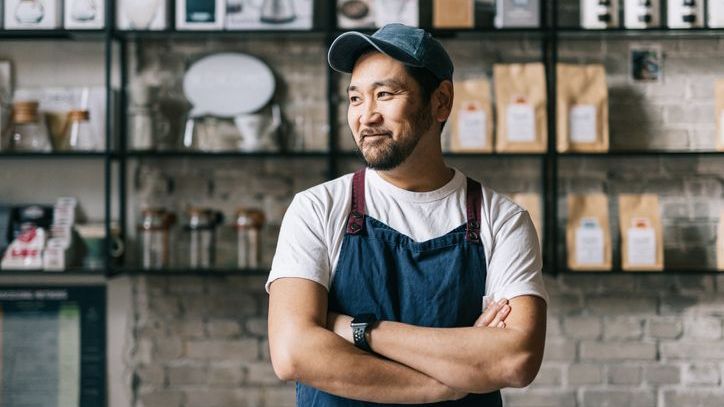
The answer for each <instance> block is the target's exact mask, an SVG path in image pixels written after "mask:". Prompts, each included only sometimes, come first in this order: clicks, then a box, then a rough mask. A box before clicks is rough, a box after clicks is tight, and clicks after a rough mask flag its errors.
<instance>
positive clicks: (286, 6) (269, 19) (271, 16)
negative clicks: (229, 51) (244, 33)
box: [225, 0, 314, 30]
mask: <svg viewBox="0 0 724 407" xmlns="http://www.w3.org/2000/svg"><path fill="white" fill-rule="evenodd" d="M313 16H314V1H313V0H286V1H257V2H253V1H244V0H226V24H225V26H226V29H227V30H311V29H312V27H313V24H314V23H313V21H314V20H313Z"/></svg>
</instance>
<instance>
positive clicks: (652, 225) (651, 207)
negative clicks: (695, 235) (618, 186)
mask: <svg viewBox="0 0 724 407" xmlns="http://www.w3.org/2000/svg"><path fill="white" fill-rule="evenodd" d="M618 212H619V229H620V231H621V268H622V269H623V270H637V271H638V270H641V271H661V270H663V268H664V236H663V227H662V225H661V210H660V208H659V197H658V196H657V195H653V194H643V195H630V194H622V195H620V196H619V197H618Z"/></svg>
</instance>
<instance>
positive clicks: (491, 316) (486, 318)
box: [475, 298, 510, 327]
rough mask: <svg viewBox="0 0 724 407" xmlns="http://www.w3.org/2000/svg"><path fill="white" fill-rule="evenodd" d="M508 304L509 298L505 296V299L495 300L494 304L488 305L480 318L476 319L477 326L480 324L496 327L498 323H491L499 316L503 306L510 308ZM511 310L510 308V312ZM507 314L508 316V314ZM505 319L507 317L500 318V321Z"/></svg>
mask: <svg viewBox="0 0 724 407" xmlns="http://www.w3.org/2000/svg"><path fill="white" fill-rule="evenodd" d="M507 304H508V300H507V299H505V298H503V299H501V300H499V301H497V302H495V303H494V304H492V305H490V306H488V307H487V308H486V309H485V312H483V314H482V315H481V316H480V318H478V320H477V321H475V326H477V327H479V326H492V327H495V326H496V325H491V324H492V323H493V321H495V319H496V317H497V316H498V314H499V313H500V311H501V310H502V309H503V307H508V308H510V306H508V305H507ZM509 311H510V310H508V312H509ZM506 316H507V314H506ZM504 319H505V317H502V318H498V321H500V320H504ZM496 324H497V322H496Z"/></svg>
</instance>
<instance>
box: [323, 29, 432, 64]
mask: <svg viewBox="0 0 724 407" xmlns="http://www.w3.org/2000/svg"><path fill="white" fill-rule="evenodd" d="M370 48H373V49H376V50H377V51H379V52H381V53H383V54H385V55H387V56H389V57H390V58H393V59H396V60H398V61H400V62H402V63H403V64H405V65H410V66H415V67H421V66H422V65H420V63H419V62H418V61H417V60H416V59H415V58H414V57H413V56H412V55H410V54H408V53H406V52H404V51H402V50H401V49H399V48H398V47H397V46H395V45H392V44H390V43H388V42H387V41H384V40H380V39H378V38H373V37H371V36H369V35H366V34H362V33H360V32H357V31H350V32H346V33H344V34H342V35H340V36H339V37H337V38H336V39H335V40H334V41H333V42H332V45H331V46H330V47H329V53H327V61H328V62H329V66H330V67H332V69H334V70H335V71H337V72H343V73H352V69H353V68H354V64H355V63H356V62H357V59H358V58H359V56H360V55H361V54H362V53H363V52H364V51H366V50H368V49H370Z"/></svg>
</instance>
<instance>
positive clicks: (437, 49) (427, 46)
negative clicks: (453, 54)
mask: <svg viewBox="0 0 724 407" xmlns="http://www.w3.org/2000/svg"><path fill="white" fill-rule="evenodd" d="M372 48H374V49H376V50H377V51H379V52H381V53H383V54H385V55H387V56H389V57H391V58H394V59H396V60H398V61H400V62H402V63H403V64H405V65H409V66H414V67H418V68H426V69H427V70H429V71H430V72H432V73H433V75H435V76H436V77H437V78H438V79H440V80H446V79H447V80H452V75H453V63H452V61H451V60H450V56H449V55H448V53H447V51H445V48H444V47H443V46H442V44H440V41H438V40H436V39H435V38H432V35H430V33H429V32H427V31H425V30H423V29H420V28H415V27H409V26H406V25H404V24H398V23H394V24H387V25H386V26H384V27H382V28H380V29H379V30H377V31H375V33H374V34H372V35H367V34H362V33H360V32H357V31H350V32H346V33H344V34H342V35H340V36H339V37H337V38H336V39H335V40H334V42H332V45H331V46H330V47H329V53H328V54H327V61H329V66H331V67H332V69H334V70H335V71H338V72H344V73H352V68H354V64H355V62H357V58H359V57H360V55H362V53H363V52H365V51H367V50H369V49H372Z"/></svg>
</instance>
